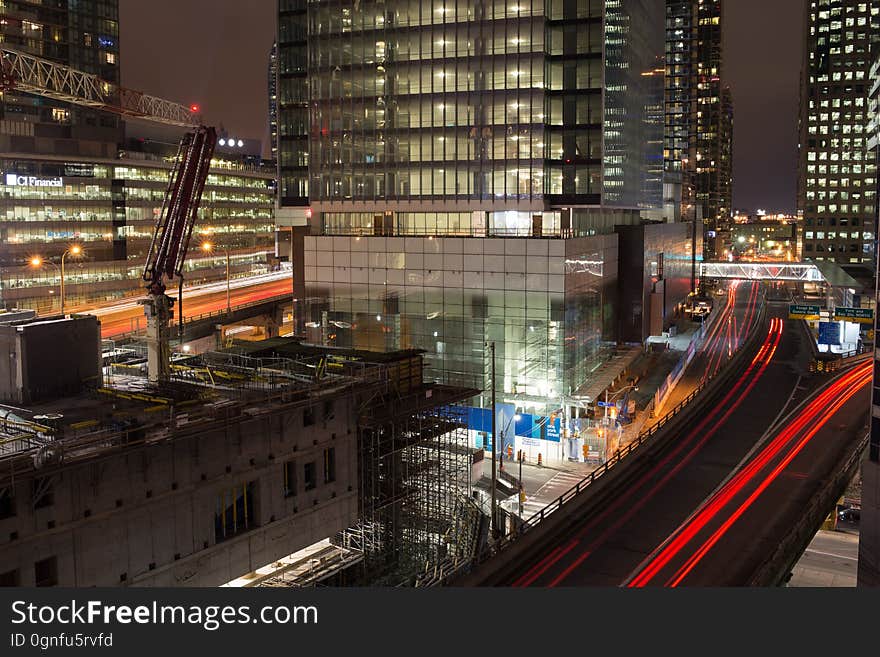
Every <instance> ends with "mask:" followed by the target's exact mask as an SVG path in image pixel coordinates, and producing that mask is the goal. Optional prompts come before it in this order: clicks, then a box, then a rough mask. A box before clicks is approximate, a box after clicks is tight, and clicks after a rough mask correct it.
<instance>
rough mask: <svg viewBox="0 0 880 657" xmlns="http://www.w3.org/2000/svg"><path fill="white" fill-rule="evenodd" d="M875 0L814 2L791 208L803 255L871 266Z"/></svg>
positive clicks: (879, 20) (877, 39)
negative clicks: (868, 129)
mask: <svg viewBox="0 0 880 657" xmlns="http://www.w3.org/2000/svg"><path fill="white" fill-rule="evenodd" d="M878 46H880V1H878V0H833V1H832V0H814V1H813V2H811V3H810V5H809V8H808V14H807V21H806V50H805V57H806V58H805V61H804V67H803V73H802V87H801V119H800V133H801V134H800V176H799V189H798V209H799V210H800V211H802V212H803V217H804V219H803V221H804V226H803V232H804V253H803V256H804V258H807V259H813V260H832V261H836V262H838V263H853V264H858V263H865V264H870V263H873V260H874V243H875V233H876V230H877V223H876V217H875V209H876V204H877V196H876V194H877V191H876V183H877V166H876V163H875V162H874V160H873V159H872V158H871V156H870V154H869V153H868V149H867V143H866V140H867V135H866V133H865V126H866V125H867V111H868V109H867V105H868V100H867V95H868V91H869V81H868V75H869V71H870V66H871V59H872V55H871V53H872V52H874V53H876V52H877V48H878Z"/></svg>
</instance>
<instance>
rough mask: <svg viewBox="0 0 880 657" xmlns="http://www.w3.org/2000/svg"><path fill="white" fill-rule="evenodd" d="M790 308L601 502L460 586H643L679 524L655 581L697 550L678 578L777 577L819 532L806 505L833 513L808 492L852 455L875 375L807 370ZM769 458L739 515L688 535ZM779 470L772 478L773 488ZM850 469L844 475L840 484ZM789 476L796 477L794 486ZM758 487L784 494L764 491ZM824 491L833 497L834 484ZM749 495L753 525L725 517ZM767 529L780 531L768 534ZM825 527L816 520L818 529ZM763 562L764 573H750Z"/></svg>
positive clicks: (778, 310) (747, 489) (766, 324)
mask: <svg viewBox="0 0 880 657" xmlns="http://www.w3.org/2000/svg"><path fill="white" fill-rule="evenodd" d="M787 316H788V305H787V302H784V301H770V302H769V303H768V306H767V312H766V315H763V316H761V317H760V318H759V320H760V321H759V322H758V324H757V326H756V328H755V331H756V333H754V334H753V337H752V340H751V341H750V342H747V343H746V344H745V345H744V348H743V351H742V354H741V356H740V357H739V358H740V359H741V360H740V361H739V363H738V364H737V366H736V367H734V368H733V369H732V370H731V371H730V372H729V373H728V374H727V375H726V377H727V378H726V379H725V378H724V377H719V378H718V379H717V385H715V386H714V388H712V389H710V388H707V390H706V394H705V395H703V396H702V397H701V398H700V401H699V404H698V406H697V407H695V408H693V409H691V414H690V417H689V418H688V419H686V420H685V419H682V420H680V422H679V424H678V425H677V427H674V432H673V433H672V434H671V435H669V436H667V437H666V438H665V445H664V448H663V449H662V450H660V449H654V450H648V451H646V452H645V453H643V454H641V455H639V454H635V455H634V457H635V458H634V460H633V463H630V464H628V466H627V467H628V468H629V472H628V473H627V472H626V470H624V471H622V473H621V474H620V475H619V476H617V477H616V482H612V481H611V479H610V478H609V485H607V486H605V488H604V489H600V490H597V491H596V495H595V496H594V498H595V499H594V500H593V501H592V502H585V503H584V504H582V505H581V506H579V507H577V506H575V505H572V509H571V510H570V512H569V514H568V517H566V514H559V516H560V517H559V518H556V523H555V525H553V526H550V523H548V526H547V528H546V530H543V532H542V529H541V528H540V527H538V528H536V529H535V530H534V532H532V535H526V536H525V537H524V538H525V539H528V540H523V546H522V547H521V548H519V549H517V546H516V545H515V543H514V546H513V547H512V548H511V549H510V554H509V555H508V556H507V557H505V556H504V553H503V552H502V553H500V554H498V555H496V556H495V557H494V559H497V560H498V561H497V562H496V563H495V564H494V565H492V566H487V564H485V563H484V564H482V565H481V566H479V567H477V568H475V569H474V570H473V571H472V572H471V573H470V574H469V575H468V576H467V577H466V578H465V582H463V583H472V584H495V585H511V586H517V587H520V586H548V587H553V586H609V585H613V586H617V585H621V584H624V583H632V582H636V584H638V583H639V580H636V577H638V575H639V573H640V572H641V571H643V570H645V569H647V568H650V567H651V566H650V564H651V563H653V562H654V560H655V559H657V558H660V556H659V555H663V550H664V547H665V546H668V545H670V544H671V543H673V542H674V541H675V537H676V536H678V535H681V534H682V533H683V534H685V535H688V536H689V537H690V538H692V539H693V540H692V541H691V542H690V543H689V545H690V552H684V551H682V552H680V553H677V554H676V557H675V559H670V560H669V561H668V562H664V563H663V564H662V565H663V568H661V569H660V570H659V571H658V573H657V574H655V575H654V576H653V577H652V579H651V580H650V583H651V584H658V583H659V585H665V584H667V583H672V582H674V581H675V579H676V574H680V573H679V570H680V569H681V568H683V567H686V566H684V564H685V563H687V562H688V559H690V558H691V557H692V556H693V554H696V553H699V554H701V555H703V556H702V557H701V559H702V561H701V563H700V565H699V567H697V566H693V567H692V568H690V570H689V571H688V577H689V578H690V579H687V578H682V579H680V580H678V582H677V583H678V584H685V585H688V584H694V585H701V584H702V585H709V584H718V585H721V584H726V585H731V584H746V583H772V582H773V579H774V576H775V575H774V573H776V574H778V572H779V570H780V567H784V566H785V565H786V563H787V560H791V559H792V558H796V557H797V556H799V554H800V552H799V551H798V550H800V551H802V550H803V548H804V547H806V544H807V542H808V541H809V537H810V536H811V535H812V534H808V533H804V532H802V531H801V530H803V529H804V528H803V527H800V526H799V525H800V523H801V520H802V515H803V514H804V511H805V509H807V508H810V505H811V504H812V505H813V507H815V508H814V509H813V511H815V515H816V516H817V517H818V516H824V513H825V512H827V509H823V508H820V507H821V504H820V505H816V504H814V503H813V502H811V500H815V499H816V496H817V495H818V494H819V492H821V490H820V489H823V487H824V488H828V486H826V485H825V484H826V483H827V482H828V481H829V479H828V477H829V473H831V472H832V469H833V466H835V465H836V464H839V462H840V460H841V458H842V454H852V453H853V449H854V447H853V445H854V443H857V442H858V440H859V437H860V434H859V431H860V427H861V426H863V425H864V419H865V418H864V413H862V414H860V413H859V409H860V408H865V403H866V402H865V400H861V401H859V400H858V399H857V398H856V397H857V396H858V394H860V393H859V390H862V389H863V388H864V386H865V385H866V383H865V381H866V379H865V378H864V376H865V375H864V372H863V371H862V370H859V373H858V374H856V369H854V368H855V366H853V367H851V368H850V369H849V372H851V373H852V374H851V376H850V378H849V379H847V380H846V381H843V379H841V380H840V381H839V382H838V381H837V380H835V381H833V382H832V380H830V379H828V378H822V377H821V376H816V375H810V374H809V370H808V363H809V358H810V354H811V350H810V344H809V337H808V335H807V332H806V331H804V329H803V326H802V324H801V323H800V322H790V321H788V319H787ZM708 366H709V367H712V366H711V365H708ZM696 371H697V372H698V371H699V367H698V368H697V370H696ZM846 374H847V373H846V372H844V373H842V375H841V376H843V375H846ZM853 377H854V378H853ZM859 377H861V378H859ZM833 400H836V401H834V403H832V401H833ZM838 401H839V402H840V404H838V403H837V402H838ZM859 404H861V406H860V405H859ZM844 418H846V420H844ZM853 418H858V419H853ZM789 425H791V427H790V426H789ZM823 432H830V434H827V433H823ZM782 433H784V434H785V435H784V436H783V437H782V438H779V435H780V434H782ZM829 435H831V436H833V437H834V438H835V439H837V441H838V443H839V446H838V447H836V448H834V449H828V448H829V443H828V439H827V436H829ZM807 436H810V438H809V439H807V438H806V437H807ZM817 436H818V438H817ZM822 436H826V439H825V442H823V439H822ZM813 440H815V442H812V443H811V441H813ZM768 445H772V446H773V449H774V450H775V451H774V452H773V454H772V456H766V454H765V452H764V451H763V449H764V447H766V446H768ZM780 445H782V446H780ZM799 445H801V447H800V448H799V449H798V446H799ZM811 445H812V446H811ZM823 446H824V449H825V451H824V452H823V451H822V450H823ZM814 449H815V450H818V451H815V452H814V451H813V450H814ZM762 456H763V461H762V464H761V465H760V467H759V466H755V467H754V468H752V469H751V470H749V471H750V472H752V473H753V475H754V476H753V477H752V478H750V479H749V481H750V484H749V486H746V485H745V484H743V486H742V487H741V488H738V489H737V496H736V497H735V499H734V498H731V499H730V500H727V502H728V503H729V506H727V508H728V509H733V511H731V514H730V515H728V516H727V517H721V516H718V517H716V518H715V519H714V520H713V522H712V523H706V524H705V525H703V526H701V527H700V531H699V532H694V535H693V536H690V532H689V530H686V529H683V527H687V525H688V523H689V522H691V521H693V519H694V518H695V517H697V516H699V509H701V508H704V507H705V505H707V504H711V500H712V499H713V495H716V494H718V493H719V491H725V490H726V491H728V492H729V491H730V488H729V487H728V488H725V486H733V484H730V482H731V481H737V482H742V481H744V478H745V475H741V476H740V475H737V474H736V473H738V472H741V471H743V469H747V468H748V464H749V463H750V462H751V461H752V460H753V459H758V458H762ZM789 457H790V458H789ZM786 459H788V460H786ZM783 463H784V464H785V465H782V464H783ZM622 465H623V464H622ZM838 469H840V468H838ZM773 472H775V473H776V474H775V477H774V478H773V480H772V482H771V483H770V484H766V485H764V484H763V482H764V481H765V480H766V479H767V477H768V476H770V474H769V473H773ZM755 473H758V474H755ZM759 475H760V476H759ZM844 478H845V477H844V476H841V474H840V473H838V474H836V475H835V477H834V481H835V482H839V481H842V480H843V479H844ZM780 482H782V483H787V482H793V483H794V485H795V486H796V487H797V490H794V489H792V488H790V487H789V488H786V487H785V486H783V485H782V483H780ZM611 483H614V485H613V486H612V485H611ZM762 486H763V487H762ZM759 488H761V490H762V492H763V491H771V489H772V491H775V492H770V493H768V495H767V497H762V496H761V495H760V494H758V495H757V496H755V495H754V494H755V491H756V490H758V489H759ZM832 488H833V487H832ZM832 492H833V491H832ZM587 494H589V493H587ZM823 495H825V496H826V497H827V495H828V492H827V491H825V492H823ZM750 496H753V499H752V502H751V504H750V505H749V508H750V510H751V511H750V513H751V514H752V515H750V516H749V517H750V518H751V520H749V524H745V523H744V522H743V523H738V522H737V521H738V520H739V518H740V517H743V518H744V517H745V512H744V511H743V512H740V513H739V516H737V517H736V518H735V519H734V520H732V521H730V523H728V524H727V525H725V523H726V522H728V521H729V520H730V518H731V517H732V516H733V515H734V514H735V512H736V510H737V509H739V507H740V506H742V505H743V503H744V502H745V500H747V499H749V498H750ZM832 505H833V500H832ZM712 508H715V507H712ZM562 510H564V507H563V509H560V511H562ZM556 515H557V514H554V516H556ZM819 521H821V518H819ZM810 522H811V523H812V522H813V521H812V520H811V521H810ZM807 524H810V523H807ZM722 525H725V526H727V527H728V530H727V531H726V533H725V542H724V543H723V548H724V551H722V550H721V548H722V541H721V540H720V539H719V540H716V541H715V543H713V544H712V545H710V546H709V547H708V548H707V547H706V546H705V543H706V541H707V540H709V538H710V537H711V536H712V535H713V534H714V532H715V531H717V530H718V528H719V527H720V526H722ZM731 525H732V528H731ZM770 526H773V527H774V531H775V532H776V533H775V534H772V533H770V532H764V530H763V528H769V527H770ZM817 526H818V523H816V524H815V525H812V526H811V527H810V528H809V529H811V530H812V532H815V529H816V527H817ZM795 528H797V529H798V531H799V532H801V533H802V535H803V538H804V541H803V545H799V544H798V542H797V541H793V542H790V543H789V544H788V552H789V554H781V553H777V551H776V548H777V547H778V546H779V545H780V542H779V538H778V537H779V535H780V533H783V534H784V532H786V531H788V532H789V534H791V533H792V530H794V529H795ZM700 539H702V541H701V540H700ZM716 546H717V547H716ZM712 549H717V550H718V551H717V552H716V554H717V557H716V558H713V559H709V558H708V557H707V556H705V555H706V554H708V553H709V552H711V550H712ZM746 554H748V555H750V556H749V557H748V558H746V557H745V556H744V555H746ZM663 558H665V557H663ZM773 559H775V560H776V561H777V562H778V563H777V565H776V566H775V570H774V568H769V566H768V560H773ZM735 564H736V565H737V567H736V568H735V567H734V565H735ZM780 564H781V566H780ZM739 566H741V568H740V567H739ZM762 569H763V573H764V577H765V579H764V580H763V581H757V580H754V579H750V578H752V577H754V576H755V575H756V574H758V573H759V571H762ZM670 570H671V571H672V572H670Z"/></svg>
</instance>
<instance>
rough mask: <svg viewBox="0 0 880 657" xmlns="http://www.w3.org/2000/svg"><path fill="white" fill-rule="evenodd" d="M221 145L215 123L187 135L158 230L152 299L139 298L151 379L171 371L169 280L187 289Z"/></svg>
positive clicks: (150, 265) (150, 274)
mask: <svg viewBox="0 0 880 657" xmlns="http://www.w3.org/2000/svg"><path fill="white" fill-rule="evenodd" d="M216 144H217V131H216V130H215V129H214V128H211V127H206V126H200V127H199V128H197V129H196V130H195V131H194V132H190V133H187V134H186V135H184V137H183V140H182V141H181V142H180V147H179V148H178V151H177V157H176V158H175V161H174V169H173V170H172V172H171V176H170V179H169V182H168V189H167V190H166V191H165V198H164V200H163V201H162V211H161V212H160V213H159V217H158V219H157V220H156V226H155V229H154V230H153V239H152V241H151V242H150V249H149V251H148V253H147V261H146V264H145V265H144V273H143V279H144V282H145V283H146V284H147V285H146V288H147V298H146V299H141V300H140V301H139V302H138V303H140V304H141V305H143V307H144V315H146V318H147V372H148V378H149V381H150V382H151V383H158V382H161V381H166V380H168V378H169V377H170V374H171V351H170V346H169V345H170V339H171V335H170V332H171V320H172V319H173V316H174V314H173V310H172V308H173V306H174V300H173V299H172V298H171V297H169V296H168V295H167V294H165V290H166V289H167V285H166V284H167V282H168V281H169V280H170V279H175V278H176V279H177V281H178V283H179V285H180V288H181V289H182V288H183V262H184V260H185V259H186V252H187V249H188V247H189V240H190V238H191V237H192V231H193V228H194V227H195V223H196V220H197V219H198V211H199V205H200V203H201V199H202V192H203V191H204V189H205V182H206V181H207V179H208V169H209V168H210V166H211V158H212V157H213V155H214V147H215V146H216Z"/></svg>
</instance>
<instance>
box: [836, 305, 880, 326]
mask: <svg viewBox="0 0 880 657" xmlns="http://www.w3.org/2000/svg"><path fill="white" fill-rule="evenodd" d="M834 319H839V320H844V321H847V322H856V323H859V324H873V323H874V310H873V309H872V308H835V309H834Z"/></svg>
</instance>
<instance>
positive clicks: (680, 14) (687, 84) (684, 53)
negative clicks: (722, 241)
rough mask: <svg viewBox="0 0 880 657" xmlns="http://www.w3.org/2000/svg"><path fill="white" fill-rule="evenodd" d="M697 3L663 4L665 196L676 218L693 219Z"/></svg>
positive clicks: (675, 1)
mask: <svg viewBox="0 0 880 657" xmlns="http://www.w3.org/2000/svg"><path fill="white" fill-rule="evenodd" d="M696 10H697V3H696V2H693V0H667V1H666V75H665V78H664V80H665V86H666V93H665V96H666V98H665V103H664V109H665V130H664V145H663V167H664V174H665V175H664V187H665V189H664V196H665V202H666V205H667V207H669V208H671V209H672V212H673V213H674V214H675V215H676V219H679V218H688V217H690V218H692V219H693V218H696V219H698V220H702V218H701V217H696V216H695V212H694V207H695V206H694V194H693V177H692V176H691V175H690V168H689V166H688V164H689V163H690V162H691V161H692V160H693V159H694V155H693V154H692V152H691V151H692V150H693V149H694V148H695V147H696V143H695V142H694V141H693V140H692V139H691V125H692V121H693V118H694V117H695V115H696V112H695V110H694V107H695V104H694V97H693V95H692V93H691V91H692V86H693V84H692V83H693V79H694V70H695V68H696V62H695V57H696V53H697V48H696V45H697V44H696V41H695V39H694V37H693V31H694V27H695V25H696V24H697V20H698V19H697V15H696Z"/></svg>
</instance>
